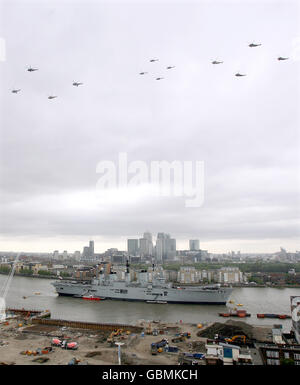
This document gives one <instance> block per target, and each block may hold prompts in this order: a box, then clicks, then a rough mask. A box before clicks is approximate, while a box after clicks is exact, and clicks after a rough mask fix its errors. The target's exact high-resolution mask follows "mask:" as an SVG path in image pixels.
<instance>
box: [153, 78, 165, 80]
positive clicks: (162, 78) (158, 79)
mask: <svg viewBox="0 0 300 385" xmlns="http://www.w3.org/2000/svg"><path fill="white" fill-rule="evenodd" d="M162 79H164V78H156V79H155V80H162Z"/></svg>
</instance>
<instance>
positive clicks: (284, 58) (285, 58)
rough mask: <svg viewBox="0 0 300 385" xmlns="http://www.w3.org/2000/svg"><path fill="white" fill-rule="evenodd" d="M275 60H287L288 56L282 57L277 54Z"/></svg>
mask: <svg viewBox="0 0 300 385" xmlns="http://www.w3.org/2000/svg"><path fill="white" fill-rule="evenodd" d="M277 60H288V57H282V56H279V57H278V58H277Z"/></svg>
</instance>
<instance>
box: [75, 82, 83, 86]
mask: <svg viewBox="0 0 300 385" xmlns="http://www.w3.org/2000/svg"><path fill="white" fill-rule="evenodd" d="M82 84H83V83H77V82H73V86H75V87H78V86H81V85H82Z"/></svg>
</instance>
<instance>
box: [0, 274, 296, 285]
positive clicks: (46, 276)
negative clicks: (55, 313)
mask: <svg viewBox="0 0 300 385" xmlns="http://www.w3.org/2000/svg"><path fill="white" fill-rule="evenodd" d="M0 274H2V275H8V274H9V273H4V272H1V271H0ZM14 275H15V276H17V277H24V278H46V279H52V280H53V279H56V280H57V279H58V276H57V275H51V276H50V275H37V274H35V275H27V274H20V273H14ZM63 279H64V280H75V278H73V277H63ZM85 281H86V280H85ZM173 284H174V285H175V286H182V287H184V286H201V285H204V284H203V283H200V282H198V283H194V284H182V283H180V282H173ZM206 285H208V284H206ZM210 285H213V283H211V284H210ZM226 286H231V287H233V288H273V289H276V288H278V289H284V288H286V289H293V288H295V289H300V285H258V284H257V285H253V284H245V285H237V284H232V285H226Z"/></svg>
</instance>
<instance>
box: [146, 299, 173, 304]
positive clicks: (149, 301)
mask: <svg viewBox="0 0 300 385" xmlns="http://www.w3.org/2000/svg"><path fill="white" fill-rule="evenodd" d="M146 303H159V304H166V303H168V302H167V301H151V300H148V301H146Z"/></svg>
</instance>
